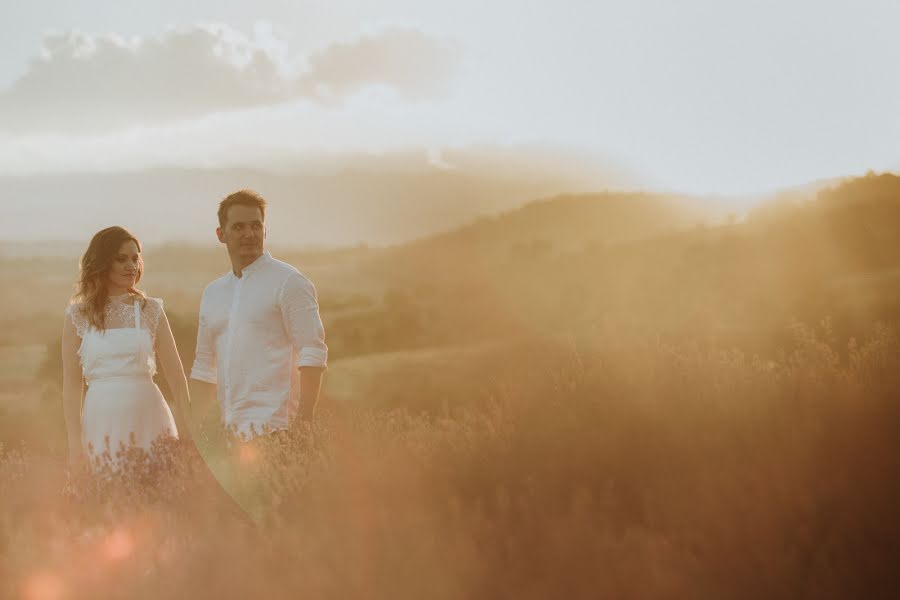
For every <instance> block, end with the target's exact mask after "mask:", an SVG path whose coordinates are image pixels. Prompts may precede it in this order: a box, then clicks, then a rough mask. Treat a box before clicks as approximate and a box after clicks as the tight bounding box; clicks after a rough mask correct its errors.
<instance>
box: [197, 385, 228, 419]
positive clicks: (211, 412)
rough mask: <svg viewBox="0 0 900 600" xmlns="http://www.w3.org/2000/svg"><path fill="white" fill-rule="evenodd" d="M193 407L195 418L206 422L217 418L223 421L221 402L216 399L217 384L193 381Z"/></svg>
mask: <svg viewBox="0 0 900 600" xmlns="http://www.w3.org/2000/svg"><path fill="white" fill-rule="evenodd" d="M190 389H191V406H192V411H191V412H193V414H194V418H195V419H197V421H198V422H201V423H202V422H204V421H207V420H211V419H213V418H216V422H218V421H220V420H221V410H220V407H219V401H218V400H217V399H216V384H214V383H209V382H207V381H200V380H199V379H191V381H190Z"/></svg>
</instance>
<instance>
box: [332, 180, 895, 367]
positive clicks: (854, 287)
mask: <svg viewBox="0 0 900 600" xmlns="http://www.w3.org/2000/svg"><path fill="white" fill-rule="evenodd" d="M703 208H704V207H703V205H702V203H700V204H699V205H698V204H697V203H696V202H692V201H691V200H690V199H684V198H681V199H679V198H668V197H662V196H653V195H641V194H598V195H590V196H575V197H559V198H554V199H551V200H546V201H541V202H535V203H531V204H528V205H526V206H524V207H521V208H519V209H516V210H513V211H509V212H507V213H504V214H502V215H499V216H497V217H494V218H484V219H480V220H479V221H477V222H476V223H473V224H472V225H469V226H466V227H462V228H459V229H457V230H455V231H452V232H449V233H445V234H442V235H438V236H433V237H430V238H427V239H422V240H418V241H416V242H413V243H410V244H405V245H403V246H399V247H396V248H393V249H390V250H389V251H388V250H386V251H382V252H377V253H374V256H375V258H374V259H373V260H372V263H371V265H370V266H368V267H365V268H363V269H361V271H362V272H365V273H367V274H369V275H375V276H377V277H381V278H383V279H384V280H385V281H387V282H389V283H388V285H390V286H392V287H393V288H395V291H394V292H392V293H391V295H390V296H386V297H385V298H384V305H385V307H386V308H385V310H386V312H384V313H377V312H373V313H372V315H370V320H369V321H366V320H365V319H363V318H353V319H350V318H348V319H344V320H339V321H338V322H337V323H336V324H335V326H333V327H332V329H331V332H332V339H334V341H335V342H336V343H335V346H336V348H340V347H342V346H343V345H344V344H346V346H347V347H363V348H365V349H367V351H375V350H376V349H377V348H379V347H388V346H391V341H390V340H394V342H395V347H401V346H403V345H414V344H417V343H419V344H434V343H462V342H466V341H473V340H479V339H491V338H496V337H502V336H506V335H509V334H510V333H515V332H520V331H522V330H527V331H532V332H533V331H540V332H544V333H547V334H548V335H555V334H557V333H560V332H570V333H574V334H582V333H585V334H587V333H590V334H591V335H601V336H617V337H620V338H621V339H622V340H623V342H626V343H627V341H628V340H630V339H636V336H637V335H638V334H647V335H660V336H662V338H663V339H665V338H667V337H673V336H674V337H678V338H680V339H681V341H684V340H687V339H690V340H694V341H703V342H705V341H718V342H722V343H725V344H726V345H727V344H730V343H738V341H740V343H741V344H743V345H744V346H745V347H749V348H750V349H752V350H754V351H759V352H763V353H764V352H769V351H771V350H772V349H773V348H778V347H786V345H789V344H790V342H791V340H790V335H791V329H790V324H791V323H792V322H793V321H794V320H795V319H797V320H801V321H803V322H805V323H808V324H818V323H820V322H823V321H824V320H826V319H829V320H830V321H829V322H830V324H831V325H830V327H832V328H833V333H834V335H835V336H836V337H837V339H838V340H841V339H844V340H845V339H846V336H847V335H850V334H851V333H852V332H856V333H858V332H860V331H863V330H865V328H867V327H869V326H871V325H872V324H873V323H874V322H877V321H884V322H893V323H898V324H900V243H898V240H900V178H898V177H895V176H893V175H880V176H876V175H872V176H868V177H862V178H857V179H851V180H847V181H845V182H843V183H841V184H839V185H837V186H836V187H833V188H829V189H824V190H821V191H820V192H819V193H818V194H817V197H816V199H814V200H811V201H809V202H805V203H801V204H798V205H796V206H793V207H790V208H786V209H785V210H783V211H780V212H779V213H778V214H772V215H769V218H767V219H764V220H762V221H760V220H756V219H751V220H750V222H748V223H744V222H738V221H733V222H728V221H727V220H726V222H725V223H722V224H720V225H705V226H697V224H698V223H699V222H700V221H701V220H702V215H703V214H704V210H702V209H703ZM392 319H396V320H397V323H401V324H404V325H391V323H392ZM367 322H368V323H370V324H371V323H376V324H377V327H379V328H388V330H389V328H390V327H393V328H394V330H396V332H398V333H396V334H395V335H394V334H390V333H384V332H382V333H380V334H379V336H378V337H375V338H373V339H372V340H370V341H369V342H367V344H368V345H364V344H362V345H361V344H359V343H358V342H357V341H356V340H357V339H358V338H359V337H360V336H361V335H362V332H365V331H366V327H367V325H366V323H367ZM409 323H415V324H416V327H412V326H411V325H409ZM369 326H372V327H374V326H375V325H369ZM410 331H412V332H413V333H409V332H410ZM344 332H349V333H348V334H347V335H348V337H347V338H346V340H345V339H344V338H343V337H342V336H343V335H344ZM401 332H402V335H401ZM391 335H394V337H393V338H392V337H391ZM354 336H355V337H354Z"/></svg>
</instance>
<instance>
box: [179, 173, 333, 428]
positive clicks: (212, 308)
mask: <svg viewBox="0 0 900 600" xmlns="http://www.w3.org/2000/svg"><path fill="white" fill-rule="evenodd" d="M218 216H219V227H218V228H217V229H216V235H217V236H218V238H219V241H220V242H221V243H223V244H225V246H226V248H227V249H228V256H229V258H230V259H231V267H232V270H231V272H229V273H228V274H226V275H224V276H222V277H220V278H219V279H216V280H215V281H213V282H212V283H210V284H209V285H208V286H207V287H206V289H205V290H204V291H203V298H202V299H201V301H200V327H199V330H198V332H197V352H196V358H195V359H194V366H193V369H192V370H191V396H192V398H194V399H196V400H198V401H199V403H201V404H203V405H206V406H208V405H209V403H211V401H212V399H213V397H216V398H217V400H218V405H219V406H220V408H221V410H222V421H223V423H224V424H225V426H226V427H233V428H234V429H235V430H236V432H237V433H238V434H239V435H241V436H243V437H246V438H249V437H252V436H253V435H254V434H255V435H259V434H261V433H263V431H264V430H266V429H268V430H270V431H279V430H285V429H289V428H291V427H293V428H300V427H306V426H308V425H309V424H310V423H311V422H312V419H313V415H314V413H315V409H316V403H317V401H318V397H319V388H320V386H321V382H322V373H323V372H324V370H325V369H326V359H327V356H328V347H327V346H326V345H325V332H324V329H323V327H322V320H321V318H320V317H319V306H318V303H317V301H316V290H315V287H314V286H313V284H312V283H311V282H310V281H309V280H308V279H307V278H306V277H304V276H303V275H302V274H300V272H299V271H297V269H295V268H294V267H292V266H291V265H289V264H287V263H284V262H281V261H279V260H276V259H274V258H272V256H271V255H270V254H269V253H268V252H266V251H265V249H264V243H265V239H266V225H265V216H266V202H265V200H263V198H262V197H261V196H260V195H259V194H257V193H256V192H253V191H250V190H240V191H238V192H235V193H233V194H231V195H230V196H228V197H227V198H225V199H224V200H222V202H221V203H220V204H219V213H218Z"/></svg>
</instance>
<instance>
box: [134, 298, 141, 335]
mask: <svg viewBox="0 0 900 600" xmlns="http://www.w3.org/2000/svg"><path fill="white" fill-rule="evenodd" d="M134 328H135V329H140V328H141V303H140V302H138V301H137V300H135V301H134Z"/></svg>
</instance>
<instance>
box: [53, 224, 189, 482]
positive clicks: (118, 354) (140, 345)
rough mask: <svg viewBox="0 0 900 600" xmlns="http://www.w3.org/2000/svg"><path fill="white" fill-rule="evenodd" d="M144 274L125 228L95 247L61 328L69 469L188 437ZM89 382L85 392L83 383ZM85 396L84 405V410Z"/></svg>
mask: <svg viewBox="0 0 900 600" xmlns="http://www.w3.org/2000/svg"><path fill="white" fill-rule="evenodd" d="M142 275H143V262H142V260H141V244H140V242H139V241H138V240H137V238H136V237H134V236H133V235H132V234H131V233H130V232H129V231H127V230H126V229H123V228H122V227H108V228H106V229H104V230H102V231H100V232H98V233H97V234H96V235H95V236H94V238H93V239H92V240H91V243H90V245H89V246H88V249H87V251H86V252H85V253H84V256H83V257H82V259H81V276H80V277H79V279H78V282H77V283H76V286H75V287H76V289H75V295H74V296H73V298H72V303H71V304H70V305H69V306H68V308H67V309H66V318H65V325H64V326H63V337H62V355H63V409H64V412H65V419H66V430H67V433H68V438H69V460H70V466H72V467H78V466H81V465H82V464H83V463H84V462H85V460H86V459H94V460H96V459H95V457H97V456H102V455H103V454H104V452H106V451H107V450H109V456H110V458H111V459H112V461H113V465H114V466H118V465H120V464H121V456H119V457H117V453H118V452H119V451H120V450H122V449H124V448H127V447H129V446H130V445H131V444H132V443H133V444H135V445H136V446H137V447H140V448H142V449H143V450H146V451H148V452H149V451H150V450H151V446H152V444H153V442H154V441H155V440H156V439H158V438H160V437H163V436H172V437H178V431H179V429H180V430H181V432H182V434H183V435H187V433H188V427H187V422H186V416H187V406H188V404H189V398H188V387H187V380H186V378H185V375H184V370H183V368H182V366H181V359H180V358H179V357H178V350H177V348H176V347H175V339H174V338H173V336H172V330H171V328H170V327H169V321H168V320H167V319H166V314H165V312H163V309H162V300H159V299H157V298H148V297H147V296H145V295H144V293H143V292H142V291H140V290H139V289H138V288H137V287H136V286H137V284H138V282H139V281H140V280H141V276H142ZM154 354H157V355H158V356H159V362H160V366H161V367H162V372H163V375H164V376H165V378H166V381H167V382H168V383H169V387H170V388H171V389H172V391H173V393H174V396H175V406H176V411H175V412H176V415H177V417H178V418H177V421H178V424H177V426H176V419H174V418H173V416H172V412H171V411H170V410H169V406H168V404H166V401H165V399H164V398H163V395H162V393H161V392H160V391H159V388H158V387H157V386H156V384H155V383H154V382H153V376H154V375H155V374H156V359H155V356H154ZM85 382H87V393H84V383H85ZM82 395H83V396H84V397H83V400H84V402H83V406H82Z"/></svg>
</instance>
